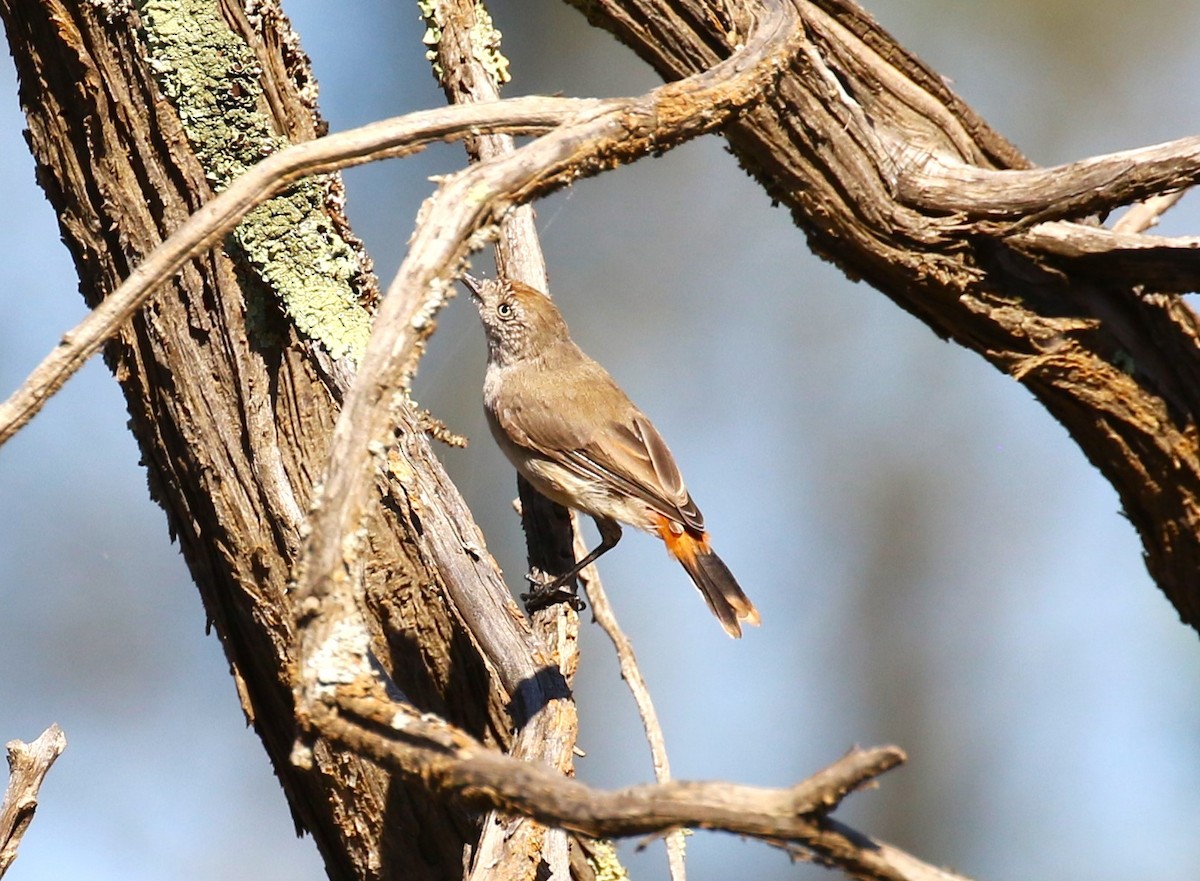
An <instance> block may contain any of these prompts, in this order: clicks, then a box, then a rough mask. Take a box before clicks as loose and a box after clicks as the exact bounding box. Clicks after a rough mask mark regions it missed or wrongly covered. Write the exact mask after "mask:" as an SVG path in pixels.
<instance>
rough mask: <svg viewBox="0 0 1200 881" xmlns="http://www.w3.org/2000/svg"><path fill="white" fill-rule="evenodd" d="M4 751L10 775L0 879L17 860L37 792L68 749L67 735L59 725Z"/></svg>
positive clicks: (0, 809) (1, 815)
mask: <svg viewBox="0 0 1200 881" xmlns="http://www.w3.org/2000/svg"><path fill="white" fill-rule="evenodd" d="M5 748H6V749H7V750H8V770H9V773H10V775H11V776H10V777H9V779H8V789H7V790H6V791H5V793H4V802H3V804H0V878H3V877H4V873H5V872H7V871H8V867H9V866H11V865H12V863H13V860H15V859H16V858H17V848H18V847H20V845H21V838H22V837H23V836H24V835H25V830H26V829H28V828H29V824H30V823H31V822H32V821H33V815H34V813H35V812H36V811H37V806H38V790H39V789H41V787H42V781H43V780H44V779H45V778H46V774H47V772H49V770H50V766H51V765H53V764H54V761H55V759H57V758H58V757H59V756H60V755H62V752H63V750H65V749H66V748H67V736H66V735H65V734H64V733H63V730H62V729H61V728H59V727H58V725H51V726H50V727H49V728H47V729H46V730H45V731H43V732H42V733H41V735H40V736H39V737H38V738H37V740H35V741H33V743H24V742H22V741H20V740H10V741H9V742H8V743H6V744H5Z"/></svg>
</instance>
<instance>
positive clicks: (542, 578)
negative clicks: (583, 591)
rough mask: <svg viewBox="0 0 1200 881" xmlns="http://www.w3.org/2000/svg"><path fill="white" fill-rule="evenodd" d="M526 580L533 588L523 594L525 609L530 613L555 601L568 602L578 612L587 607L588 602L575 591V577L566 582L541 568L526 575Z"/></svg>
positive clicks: (545, 607)
mask: <svg viewBox="0 0 1200 881" xmlns="http://www.w3.org/2000/svg"><path fill="white" fill-rule="evenodd" d="M525 580H526V581H528V582H529V585H530V588H531V589H530V591H529V593H523V594H521V600H522V602H524V603H525V611H527V612H529V613H530V614H532V613H533V612H540V611H541V610H542V609H547V608H549V607H550V606H553V605H554V604H555V603H566V604H567V605H569V606H570V607H571V608H572V609H574V610H575V611H576V612H582V611H583V610H584V609H586V608H587V604H586V603H584V601H583V600H581V599H580V598H579V595H578V594H577V593H576V592H575V591H576V590H577V589H578V585H577V583H576V582H575V579H573V578H572V579H570V580H569V581H568V582H566V583H564V582H563V580H562V579H561V578H555V577H554V576H552V575H547V574H546V573H545V572H543V571H542V570H540V569H532V570H530V572H529V574H527V575H526V576H525Z"/></svg>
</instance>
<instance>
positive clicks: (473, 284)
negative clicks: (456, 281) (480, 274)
mask: <svg viewBox="0 0 1200 881" xmlns="http://www.w3.org/2000/svg"><path fill="white" fill-rule="evenodd" d="M462 283H463V284H465V285H466V286H467V290H468V291H470V292H471V296H472V297H474V298H475V299H476V300H478V299H480V293H479V290H480V286H481V285H482V284H483V282H481V281H480V280H479V279H477V278H476V277H475V276H473V275H471V274H470V273H463V277H462Z"/></svg>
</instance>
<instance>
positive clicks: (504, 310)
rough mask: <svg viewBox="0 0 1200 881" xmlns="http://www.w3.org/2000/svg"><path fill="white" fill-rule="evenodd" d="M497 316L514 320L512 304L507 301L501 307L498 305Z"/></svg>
mask: <svg viewBox="0 0 1200 881" xmlns="http://www.w3.org/2000/svg"><path fill="white" fill-rule="evenodd" d="M496 314H497V315H499V316H500V317H501V318H512V317H513V307H512V303H509V302H507V301H505V302H503V303H501V304H500V305H498V306H497V307H496Z"/></svg>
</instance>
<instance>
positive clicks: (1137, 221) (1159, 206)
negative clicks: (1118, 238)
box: [1112, 190, 1188, 233]
mask: <svg viewBox="0 0 1200 881" xmlns="http://www.w3.org/2000/svg"><path fill="white" fill-rule="evenodd" d="M1187 193H1188V191H1187V190H1176V191H1175V192H1173V193H1163V194H1162V195H1161V196H1151V197H1150V198H1149V199H1145V200H1143V201H1141V202H1136V203H1134V204H1133V205H1130V206H1129V210H1128V211H1126V212H1125V213H1124V214H1122V215H1121V217H1120V219H1119V220H1118V221H1117V222H1116V223H1114V224H1113V225H1112V230H1113V232H1117V233H1139V232H1145V231H1146V230H1148V229H1150V228H1151V227H1154V226H1157V225H1158V221H1159V220H1160V219H1161V218H1162V216H1163V215H1164V214H1166V213H1167V212H1168V211H1169V210H1171V209H1172V208H1174V207H1175V205H1177V204H1178V203H1179V200H1180V199H1182V198H1183V197H1184V196H1185V195H1187Z"/></svg>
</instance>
